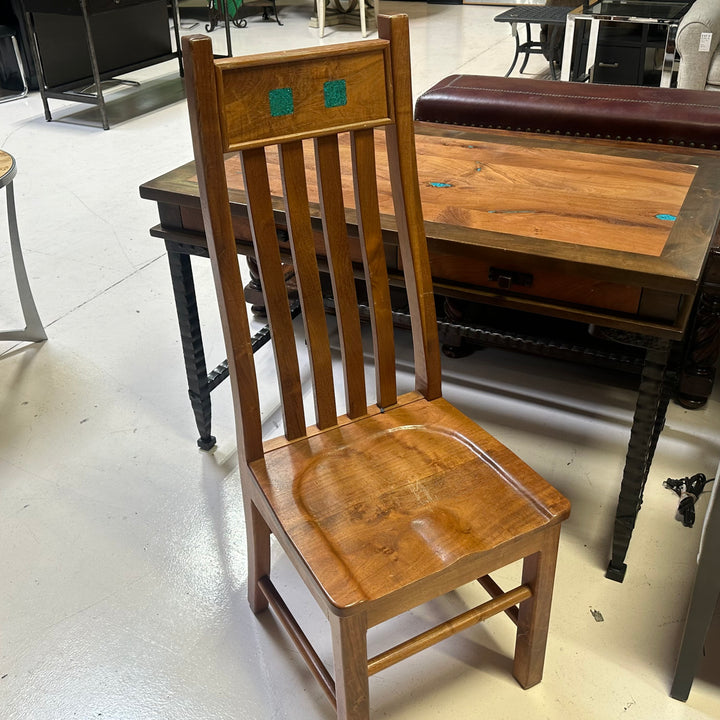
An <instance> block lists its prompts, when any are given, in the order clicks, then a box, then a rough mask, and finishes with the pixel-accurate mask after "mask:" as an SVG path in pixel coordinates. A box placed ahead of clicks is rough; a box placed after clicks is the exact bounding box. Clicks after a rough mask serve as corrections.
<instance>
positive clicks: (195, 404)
mask: <svg viewBox="0 0 720 720" xmlns="http://www.w3.org/2000/svg"><path fill="white" fill-rule="evenodd" d="M165 245H166V247H167V253H168V262H169V263H170V277H171V279H172V286H173V293H174V295H175V309H176V311H177V317H178V324H179V325H180V339H181V342H182V350H183V357H184V359H185V373H186V376H187V383H188V395H189V396H190V404H191V405H192V409H193V412H194V413H195V423H196V425H197V429H198V432H199V433H200V437H199V438H198V441H197V444H198V447H199V448H201V449H202V450H210V449H211V448H212V447H213V446H214V445H215V438H214V437H213V435H211V434H210V426H211V421H212V405H211V402H210V390H211V387H210V382H209V380H208V374H207V365H206V363H205V350H204V348H203V341H202V332H201V329H200V316H199V314H198V309H197V300H196V297H195V282H194V280H193V274H192V265H191V263H190V256H189V255H188V254H187V253H184V252H179V251H177V250H176V249H175V246H174V245H173V244H172V243H170V242H166V243H165Z"/></svg>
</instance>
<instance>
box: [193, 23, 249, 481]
mask: <svg viewBox="0 0 720 720" xmlns="http://www.w3.org/2000/svg"><path fill="white" fill-rule="evenodd" d="M182 49H183V57H184V58H185V85H186V88H187V102H188V109H189V114H190V128H191V132H192V141H193V149H194V153H195V158H196V161H197V174H198V185H199V188H200V197H201V204H202V213H203V220H204V224H205V232H206V237H207V241H208V250H209V252H210V257H211V258H212V260H213V262H212V269H213V277H214V281H215V289H216V292H217V295H218V301H219V307H220V316H221V321H222V325H223V335H224V337H225V345H226V350H227V358H228V367H229V370H230V373H229V374H230V380H231V382H232V385H233V402H234V405H235V418H236V426H237V440H238V454H239V461H240V467H243V466H244V465H245V463H247V462H252V461H253V460H256V459H258V458H260V457H262V454H263V445H262V424H261V420H260V403H259V398H258V390H257V379H256V375H255V363H254V360H253V352H252V343H251V339H250V327H249V323H248V317H247V306H246V304H245V295H244V292H243V287H242V280H241V277H240V266H239V261H238V254H237V246H236V244H235V233H234V231H233V226H232V217H231V214H230V200H229V194H228V187H227V180H226V178H225V167H224V156H223V136H222V130H221V122H220V109H219V107H218V102H217V88H216V71H215V64H214V59H213V51H212V40H211V39H210V38H209V37H207V36H205V35H191V36H186V37H184V38H183V39H182Z"/></svg>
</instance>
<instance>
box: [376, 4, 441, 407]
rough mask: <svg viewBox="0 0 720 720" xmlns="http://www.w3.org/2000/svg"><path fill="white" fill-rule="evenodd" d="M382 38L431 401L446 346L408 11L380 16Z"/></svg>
mask: <svg viewBox="0 0 720 720" xmlns="http://www.w3.org/2000/svg"><path fill="white" fill-rule="evenodd" d="M378 36H379V37H380V38H382V39H384V40H389V41H390V58H391V60H390V64H391V73H392V84H393V104H394V108H393V109H394V117H395V123H394V124H393V125H388V126H387V127H386V128H385V132H386V135H387V151H388V162H389V165H390V174H391V176H393V174H395V177H396V178H399V184H398V183H394V184H393V201H394V204H395V215H396V219H397V231H398V243H399V246H400V253H401V258H402V263H403V268H404V277H405V287H406V290H407V296H408V304H409V307H410V315H411V317H412V319H413V322H412V338H413V352H414V360H415V389H416V390H417V391H418V392H420V393H422V395H424V396H425V397H426V398H427V399H428V400H433V399H435V398H437V397H440V395H441V367H440V344H439V340H438V331H437V319H436V314H435V297H434V293H433V283H432V275H431V272H430V258H429V253H428V248H427V239H426V236H425V225H424V222H423V216H422V202H421V199H420V188H419V185H418V170H417V154H416V150H415V131H414V124H413V111H412V84H411V72H410V47H409V45H410V36H409V28H408V16H407V15H392V16H388V15H380V16H378Z"/></svg>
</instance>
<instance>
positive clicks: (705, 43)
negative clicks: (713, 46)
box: [698, 32, 712, 52]
mask: <svg viewBox="0 0 720 720" xmlns="http://www.w3.org/2000/svg"><path fill="white" fill-rule="evenodd" d="M711 42H712V33H709V32H704V33H700V47H699V48H698V52H710V43H711Z"/></svg>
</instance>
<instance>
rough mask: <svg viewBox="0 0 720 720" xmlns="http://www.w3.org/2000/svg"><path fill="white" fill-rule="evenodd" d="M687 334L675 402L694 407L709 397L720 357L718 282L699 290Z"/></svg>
mask: <svg viewBox="0 0 720 720" xmlns="http://www.w3.org/2000/svg"><path fill="white" fill-rule="evenodd" d="M688 335H689V339H688V341H687V347H686V349H685V356H684V358H683V364H682V370H681V374H680V382H679V385H678V393H677V402H678V404H679V405H682V406H683V407H684V408H688V409H690V410H695V409H697V408H700V407H702V406H703V405H705V403H706V402H707V400H708V398H709V397H710V393H711V392H712V389H713V384H714V381H715V367H716V365H717V361H718V357H720V287H718V286H717V285H714V284H713V285H712V286H711V287H708V288H706V289H703V291H702V292H701V294H700V297H699V298H698V302H697V305H696V309H695V312H694V313H693V325H692V327H691V328H690V332H689V333H688Z"/></svg>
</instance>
